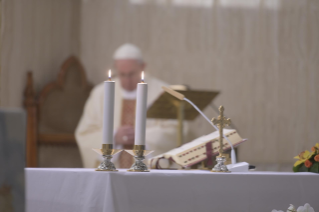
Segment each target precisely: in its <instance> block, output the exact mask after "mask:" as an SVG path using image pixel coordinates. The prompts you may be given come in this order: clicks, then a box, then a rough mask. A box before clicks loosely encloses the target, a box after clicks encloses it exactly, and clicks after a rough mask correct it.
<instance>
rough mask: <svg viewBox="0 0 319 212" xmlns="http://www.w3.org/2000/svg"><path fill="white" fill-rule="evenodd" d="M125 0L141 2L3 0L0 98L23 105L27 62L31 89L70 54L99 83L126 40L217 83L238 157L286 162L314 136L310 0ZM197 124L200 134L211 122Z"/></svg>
mask: <svg viewBox="0 0 319 212" xmlns="http://www.w3.org/2000/svg"><path fill="white" fill-rule="evenodd" d="M185 1H186V0H185ZM130 2H143V1H142V0H83V1H82V2H81V1H80V0H63V1H62V0H60V1H56V0H55V1H53V0H29V1H23V0H4V1H2V17H3V21H2V23H3V24H2V26H1V27H2V30H1V32H2V34H1V36H2V38H1V39H2V41H1V43H2V46H1V48H2V49H1V76H0V106H21V101H22V91H23V87H24V85H25V75H26V71H27V70H33V71H34V73H35V81H36V88H37V89H38V90H39V89H40V88H42V87H43V85H45V84H46V83H48V82H49V81H51V80H53V79H54V78H55V77H56V74H57V71H58V69H59V66H60V65H61V63H62V61H63V60H64V59H65V58H67V57H68V56H69V55H71V54H75V55H79V56H80V59H81V60H82V62H83V64H84V66H85V68H86V70H87V72H88V73H89V74H88V77H89V79H90V81H92V82H94V83H99V82H100V81H101V79H102V78H103V77H104V71H105V70H106V69H107V68H109V67H110V66H111V65H112V61H111V56H112V53H113V51H114V50H115V49H116V47H117V46H119V45H120V44H122V43H124V42H132V43H135V44H137V45H138V46H140V47H141V48H142V50H143V52H144V54H145V57H146V60H147V62H148V68H147V70H148V71H149V72H151V73H152V74H153V75H155V76H156V77H159V78H161V79H163V80H165V81H167V82H169V83H172V84H179V83H180V84H182V83H183V84H188V85H190V86H191V87H192V88H193V89H207V90H220V91H221V95H220V96H219V97H218V98H217V99H216V100H215V104H216V105H220V104H223V105H224V106H225V108H226V114H227V115H228V116H229V117H230V118H232V120H233V121H234V122H235V124H236V126H237V127H238V129H239V132H240V134H241V135H242V137H246V138H249V141H248V142H247V143H246V144H243V145H242V147H241V148H240V150H239V153H240V154H239V158H240V159H241V160H246V161H248V162H251V163H254V164H266V165H267V164H268V165H271V164H279V165H280V164H282V165H287V164H288V165H289V166H288V167H289V168H290V165H291V164H292V163H293V159H292V157H293V156H294V155H296V154H298V153H299V152H300V151H301V150H303V149H306V148H310V147H311V146H312V145H313V144H314V143H315V142H318V140H317V138H318V137H319V136H318V135H319V130H317V129H319V121H318V118H319V115H318V113H317V108H318V106H319V97H318V91H319V59H318V58H319V39H318V38H319V11H318V10H319V2H318V1H316V0H304V1H300V0H281V1H280V0H267V1H264V0H260V1H249V0H247V1H229V0H219V1H218V0H215V1H214V4H212V5H211V6H209V4H208V7H200V6H196V7H189V6H185V5H184V6H176V5H172V4H167V2H171V1H165V0H148V1H147V2H150V3H147V4H132V3H130ZM152 2H153V3H152ZM165 2H166V3H165ZM188 2H191V1H188ZM206 2H208V1H206ZM239 2H240V3H239ZM256 2H257V3H256ZM234 4H237V5H234ZM205 112H206V113H207V115H208V116H209V117H213V116H216V114H215V113H214V112H213V111H212V109H210V108H208V109H207V110H206V111H205ZM195 123H196V124H193V129H194V130H195V131H196V132H197V134H198V135H200V134H201V133H207V132H209V131H210V130H211V129H210V128H209V125H207V124H206V123H205V122H203V121H202V120H201V119H200V118H199V119H197V120H196V122H195ZM271 169H272V170H279V169H281V170H282V167H280V166H273V167H272V168H271Z"/></svg>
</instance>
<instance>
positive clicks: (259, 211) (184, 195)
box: [26, 168, 319, 212]
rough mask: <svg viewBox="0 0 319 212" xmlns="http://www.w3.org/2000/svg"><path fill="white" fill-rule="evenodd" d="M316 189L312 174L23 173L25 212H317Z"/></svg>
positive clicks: (316, 178)
mask: <svg viewBox="0 0 319 212" xmlns="http://www.w3.org/2000/svg"><path fill="white" fill-rule="evenodd" d="M318 186H319V175H318V174H313V173H275V172H246V173H211V172H209V171H200V170H191V171H186V170H185V171H183V170H178V171H177V170H176V171H172V170H151V172H149V173H132V172H126V170H120V171H119V172H115V173H110V172H96V171H94V170H93V169H61V168H54V169H52V168H27V169H26V198H27V212H51V211H57V212H64V211H65V212H70V211H77V212H91V211H92V212H95V211H96V212H144V211H145V212H171V211H172V212H179V211H180V212H195V211H196V212H197V211H198V212H201V211H203V212H204V211H205V212H206V211H216V212H217V211H218V212H228V211H229V212H249V211H251V212H264V211H265V212H267V211H269V212H270V211H271V210H272V209H281V210H286V209H287V208H288V206H289V204H290V203H291V204H294V205H295V206H300V205H304V204H305V203H309V204H310V205H311V206H312V207H313V208H314V209H315V210H318V211H319V189H318V188H319V187H318Z"/></svg>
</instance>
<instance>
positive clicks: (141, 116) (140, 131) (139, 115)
mask: <svg viewBox="0 0 319 212" xmlns="http://www.w3.org/2000/svg"><path fill="white" fill-rule="evenodd" d="M141 78H142V79H141V83H138V84H137V92H136V110H135V145H145V128H146V112H147V108H146V103H147V83H145V82H144V72H142V77H141Z"/></svg>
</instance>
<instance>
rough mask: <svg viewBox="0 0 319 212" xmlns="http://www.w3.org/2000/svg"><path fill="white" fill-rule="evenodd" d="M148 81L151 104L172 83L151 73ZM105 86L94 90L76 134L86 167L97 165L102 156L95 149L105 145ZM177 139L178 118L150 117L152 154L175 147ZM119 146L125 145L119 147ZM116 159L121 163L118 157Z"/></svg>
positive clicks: (117, 114)
mask: <svg viewBox="0 0 319 212" xmlns="http://www.w3.org/2000/svg"><path fill="white" fill-rule="evenodd" d="M115 81H116V86H115V105H114V130H115V131H116V129H117V128H118V127H119V126H120V124H121V115H122V114H121V112H122V100H123V89H122V88H121V86H120V82H119V80H116V79H115ZM145 82H146V83H148V97H147V105H148V107H149V106H151V105H152V103H153V102H154V101H155V100H156V99H157V98H158V97H159V96H160V95H161V93H162V92H163V90H162V86H167V85H168V84H167V83H165V82H163V81H161V80H158V79H156V78H154V77H151V76H149V75H146V77H145ZM103 88H104V87H103V83H101V84H99V85H97V86H95V87H94V89H93V90H92V92H91V94H90V97H89V98H88V100H87V102H86V104H85V108H84V112H83V115H82V117H81V120H80V122H79V124H78V126H77V129H76V133H75V136H76V140H77V143H78V146H79V149H80V152H81V156H82V161H83V166H84V167H85V168H93V167H95V168H96V162H97V159H98V156H97V153H96V152H94V151H93V150H92V148H101V144H102V123H103V121H102V117H103V98H104V90H103ZM184 132H185V131H184ZM176 140H177V121H176V120H167V119H147V126H146V148H147V149H148V150H154V153H152V156H155V155H158V154H162V153H164V152H167V151H169V150H171V149H173V148H175V147H176ZM114 142H115V141H114ZM117 148H121V147H120V146H117ZM113 162H114V163H115V164H116V165H118V162H117V161H116V157H115V158H114V160H113Z"/></svg>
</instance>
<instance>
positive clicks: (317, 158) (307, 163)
mask: <svg viewBox="0 0 319 212" xmlns="http://www.w3.org/2000/svg"><path fill="white" fill-rule="evenodd" d="M294 158H295V159H298V160H297V161H296V163H295V164H294V167H293V171H294V172H314V173H319V143H316V145H315V146H313V147H312V148H311V152H309V151H308V150H306V151H303V152H301V153H300V154H299V155H298V156H296V157H294Z"/></svg>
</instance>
